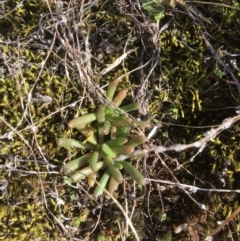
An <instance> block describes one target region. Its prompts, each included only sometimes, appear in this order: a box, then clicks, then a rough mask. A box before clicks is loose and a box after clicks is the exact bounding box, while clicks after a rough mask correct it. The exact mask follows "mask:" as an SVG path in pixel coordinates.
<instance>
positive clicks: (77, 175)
mask: <svg viewBox="0 0 240 241" xmlns="http://www.w3.org/2000/svg"><path fill="white" fill-rule="evenodd" d="M104 166H105V163H104V162H98V163H97V164H96V170H97V171H98V170H99V169H101V168H103V167H104ZM92 173H94V172H93V170H92V169H91V167H90V166H88V167H85V168H83V169H81V170H80V171H78V172H75V173H74V174H73V175H71V177H70V178H69V181H70V183H74V182H78V181H80V180H81V179H83V178H86V177H87V176H89V175H90V174H92Z"/></svg>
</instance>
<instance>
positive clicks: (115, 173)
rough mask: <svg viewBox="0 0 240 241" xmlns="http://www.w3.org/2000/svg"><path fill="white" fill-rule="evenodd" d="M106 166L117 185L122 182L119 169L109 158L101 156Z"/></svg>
mask: <svg viewBox="0 0 240 241" xmlns="http://www.w3.org/2000/svg"><path fill="white" fill-rule="evenodd" d="M103 158H104V160H105V163H106V165H107V166H108V169H109V171H110V173H111V175H112V176H113V177H114V178H115V180H116V181H117V182H119V183H121V182H122V181H123V177H122V174H121V172H120V171H119V169H118V168H117V167H116V166H115V165H114V164H115V162H114V161H113V159H112V158H110V157H109V156H106V155H103Z"/></svg>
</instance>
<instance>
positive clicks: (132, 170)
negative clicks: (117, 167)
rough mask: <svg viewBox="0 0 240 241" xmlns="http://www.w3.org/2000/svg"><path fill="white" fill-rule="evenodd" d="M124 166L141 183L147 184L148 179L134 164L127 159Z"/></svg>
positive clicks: (123, 162)
mask: <svg viewBox="0 0 240 241" xmlns="http://www.w3.org/2000/svg"><path fill="white" fill-rule="evenodd" d="M121 164H122V165H123V168H124V169H125V170H126V171H127V172H128V173H129V175H130V176H131V177H132V178H133V179H134V180H135V181H136V182H137V183H138V184H139V185H145V184H146V180H145V177H144V176H143V175H142V173H141V172H140V171H138V170H137V169H136V168H135V167H134V166H133V165H132V164H130V163H129V162H126V161H122V162H121Z"/></svg>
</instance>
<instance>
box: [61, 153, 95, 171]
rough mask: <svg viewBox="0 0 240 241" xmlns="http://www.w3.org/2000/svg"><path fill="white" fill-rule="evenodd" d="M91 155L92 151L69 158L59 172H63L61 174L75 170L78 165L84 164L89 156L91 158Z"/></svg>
mask: <svg viewBox="0 0 240 241" xmlns="http://www.w3.org/2000/svg"><path fill="white" fill-rule="evenodd" d="M91 156H92V153H88V154H86V155H84V156H81V157H78V158H76V159H74V160H71V161H70V162H68V163H66V164H65V165H62V167H61V170H60V172H61V173H63V175H68V174H70V173H71V172H73V171H76V170H77V169H79V168H80V167H82V166H84V165H85V164H86V163H87V162H88V160H89V158H91Z"/></svg>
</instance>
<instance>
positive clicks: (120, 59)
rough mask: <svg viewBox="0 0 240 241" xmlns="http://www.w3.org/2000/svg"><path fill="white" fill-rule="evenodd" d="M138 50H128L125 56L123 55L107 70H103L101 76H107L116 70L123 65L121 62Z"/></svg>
mask: <svg viewBox="0 0 240 241" xmlns="http://www.w3.org/2000/svg"><path fill="white" fill-rule="evenodd" d="M135 50H136V49H131V50H128V51H127V52H126V53H124V54H123V55H121V56H120V57H119V58H117V59H116V60H115V61H114V62H113V63H112V64H110V65H109V66H108V67H107V68H105V69H103V70H102V71H101V72H100V75H105V74H107V73H108V72H110V71H111V70H113V69H114V68H116V67H117V66H118V65H119V64H121V62H122V61H123V60H124V59H125V58H126V57H127V56H128V55H129V54H130V53H132V52H134V51H135Z"/></svg>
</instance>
